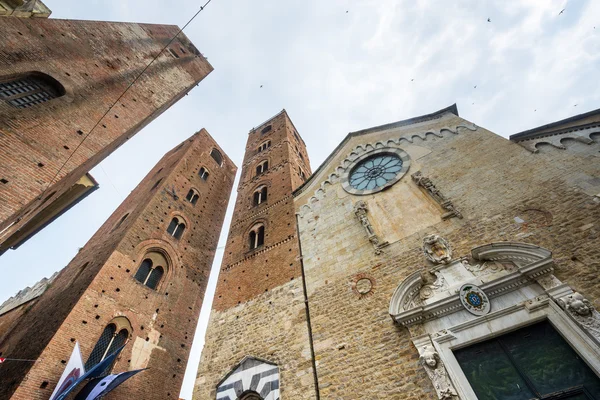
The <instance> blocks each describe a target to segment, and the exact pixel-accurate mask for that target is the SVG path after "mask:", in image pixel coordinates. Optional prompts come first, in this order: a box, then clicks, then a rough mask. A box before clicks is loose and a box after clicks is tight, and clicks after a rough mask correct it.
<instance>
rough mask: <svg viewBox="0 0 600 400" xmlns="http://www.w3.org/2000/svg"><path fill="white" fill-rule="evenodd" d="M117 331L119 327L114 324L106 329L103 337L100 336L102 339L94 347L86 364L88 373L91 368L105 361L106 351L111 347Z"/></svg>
mask: <svg viewBox="0 0 600 400" xmlns="http://www.w3.org/2000/svg"><path fill="white" fill-rule="evenodd" d="M116 330H117V327H116V326H115V325H114V324H110V325H108V326H107V327H106V328H104V331H103V332H102V335H100V339H98V342H96V345H95V346H94V349H93V350H92V353H91V354H90V357H89V358H88V360H87V361H86V363H85V370H86V371H89V370H90V368H92V367H93V366H94V365H96V364H98V363H99V362H100V361H102V360H103V359H104V357H105V353H106V350H107V349H108V347H109V346H110V343H111V340H112V338H113V336H114V335H115V331H116Z"/></svg>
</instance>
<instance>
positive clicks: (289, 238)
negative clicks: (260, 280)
mask: <svg viewBox="0 0 600 400" xmlns="http://www.w3.org/2000/svg"><path fill="white" fill-rule="evenodd" d="M295 237H296V235H290V236H288V237H287V238H285V239H283V240H282V241H279V242H277V243H275V244H272V245H270V246H264V247H262V248H261V249H259V250H255V251H253V252H252V253H250V254H248V255H246V256H245V257H244V258H242V259H241V260H238V261H236V262H233V263H231V264H227V265H226V266H225V267H223V268H221V271H223V272H225V271H229V270H230V269H231V268H233V267H236V266H238V265H240V264H241V263H243V262H244V261H248V260H251V259H253V258H254V257H256V256H257V255H259V254H264V253H266V252H268V251H271V250H272V249H274V248H277V247H279V246H281V245H282V244H284V243H288V242H290V241H291V240H292V239H294V238H295Z"/></svg>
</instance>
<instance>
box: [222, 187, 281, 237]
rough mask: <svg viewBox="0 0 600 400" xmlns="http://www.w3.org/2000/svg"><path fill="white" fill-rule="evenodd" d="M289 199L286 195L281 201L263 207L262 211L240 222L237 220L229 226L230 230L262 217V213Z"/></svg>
mask: <svg viewBox="0 0 600 400" xmlns="http://www.w3.org/2000/svg"><path fill="white" fill-rule="evenodd" d="M290 198H291V197H290V195H287V196H285V197H284V198H282V199H281V200H278V201H276V202H275V203H273V204H271V205H270V206H268V207H265V208H263V209H262V210H259V211H257V212H255V213H253V214H250V215H249V216H247V217H246V218H243V219H241V220H239V221H237V222H234V223H233V224H231V229H233V228H235V227H237V226H238V225H240V224H242V223H244V222H248V221H250V220H252V219H255V218H257V217H258V216H260V215H263V214H264V213H266V212H267V211H269V210H270V209H271V208H273V207H275V206H276V205H278V204H281V203H282V202H284V201H285V200H287V199H290ZM267 201H268V199H267Z"/></svg>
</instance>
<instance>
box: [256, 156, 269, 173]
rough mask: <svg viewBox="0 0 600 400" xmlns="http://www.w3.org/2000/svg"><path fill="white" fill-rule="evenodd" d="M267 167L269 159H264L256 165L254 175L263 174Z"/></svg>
mask: <svg viewBox="0 0 600 400" xmlns="http://www.w3.org/2000/svg"><path fill="white" fill-rule="evenodd" d="M268 169H269V161H268V160H265V161H263V162H261V163H260V164H258V165H257V166H256V175H260V174H264V173H265V172H266V171H267V170H268Z"/></svg>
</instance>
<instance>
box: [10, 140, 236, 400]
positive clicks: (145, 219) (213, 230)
mask: <svg viewBox="0 0 600 400" xmlns="http://www.w3.org/2000/svg"><path fill="white" fill-rule="evenodd" d="M213 148H214V149H217V150H219V151H220V153H221V155H222V156H223V159H224V162H223V166H222V167H219V166H218V165H217V163H216V162H215V160H213V158H212V157H211V156H210V152H211V150H212V149H213ZM201 167H205V168H208V169H209V170H210V171H211V174H210V176H209V179H208V180H206V181H204V180H202V179H201V178H200V177H199V175H198V171H199V170H200V168H201ZM235 172H236V167H235V165H234V164H233V163H232V162H231V160H229V159H228V158H227V156H226V155H225V153H224V152H223V151H222V150H221V149H220V148H219V147H218V146H217V145H216V143H215V142H214V140H213V139H212V138H211V137H210V135H208V133H207V132H206V131H205V130H202V131H200V132H198V133H197V134H195V135H194V136H193V137H192V138H191V139H190V140H188V141H186V142H184V143H182V145H180V146H178V147H177V148H175V149H173V150H172V151H170V152H169V153H167V155H165V157H163V159H162V160H161V161H160V162H159V163H158V164H157V165H156V166H155V167H154V169H153V170H152V171H150V173H149V174H148V175H147V176H146V178H144V180H143V181H142V182H141V183H140V184H139V185H138V187H137V188H136V189H135V190H134V191H133V192H132V193H131V195H130V196H128V198H127V199H126V200H125V201H124V202H123V204H121V206H120V207H119V208H118V209H117V210H116V211H115V213H113V215H112V216H111V217H110V218H109V219H108V220H107V222H106V223H105V224H104V225H103V226H102V227H101V228H100V229H99V230H98V232H97V233H96V234H95V235H94V237H92V239H90V241H89V242H88V243H87V244H86V246H85V247H84V248H83V249H82V250H81V251H80V252H79V253H78V255H77V256H76V257H75V258H74V259H73V261H71V263H69V265H68V266H67V267H66V268H65V269H64V270H63V271H62V272H61V274H59V276H58V277H57V279H56V281H55V282H54V284H53V285H52V286H51V287H50V288H49V289H48V290H47V291H46V293H44V295H42V296H41V297H40V299H39V300H38V302H36V303H35V304H34V306H33V307H32V308H31V310H30V311H29V312H28V313H26V314H25V315H24V317H23V318H21V319H20V320H19V322H18V324H17V325H16V326H15V328H13V330H12V331H11V332H9V333H8V334H6V335H5V336H4V337H2V338H0V351H1V352H2V353H3V354H4V356H7V357H15V358H16V357H17V356H21V355H26V357H24V358H39V359H40V360H41V361H40V362H38V363H36V364H35V365H34V366H33V367H32V368H31V369H29V370H24V369H22V368H23V367H20V366H17V365H16V364H15V365H14V367H13V366H11V365H10V364H8V363H7V364H6V366H7V367H10V368H4V365H3V369H2V370H1V371H0V379H1V380H2V381H3V382H9V384H8V385H3V386H2V388H0V399H8V398H9V397H10V396H11V393H12V392H13V391H15V389H16V391H15V392H14V395H12V397H10V398H12V399H17V400H18V399H23V400H24V399H27V400H31V399H40V400H41V399H47V398H48V396H49V394H50V393H51V392H52V390H54V387H55V385H56V383H57V381H58V379H59V377H60V374H61V373H62V371H63V369H64V362H66V361H65V360H68V358H69V356H70V353H71V351H72V349H73V344H74V342H75V341H78V342H79V343H80V346H81V351H82V356H83V359H84V361H85V360H86V359H87V358H88V356H89V354H90V352H91V350H92V348H93V346H94V345H95V343H96V341H97V340H98V337H99V336H100V334H101V333H102V331H103V329H104V327H105V326H106V325H107V324H108V323H110V321H111V320H112V319H113V318H115V317H117V316H124V317H126V318H127V319H128V320H129V322H130V323H131V326H132V328H133V332H131V335H130V339H129V341H128V342H127V345H126V347H125V349H124V350H123V353H122V354H121V356H120V357H119V359H118V361H117V363H116V364H115V367H114V371H117V372H122V371H125V370H130V369H137V368H145V367H148V368H150V369H149V370H147V371H145V372H144V373H141V374H139V375H138V376H136V377H135V378H134V379H131V380H130V381H128V382H126V383H125V384H123V385H122V386H121V387H120V388H119V389H117V390H116V391H115V393H114V394H111V395H109V396H108V397H107V398H108V399H117V398H125V397H129V398H139V399H161V400H162V399H169V398H175V399H176V398H177V396H178V394H179V390H180V386H181V383H182V380H183V374H184V371H185V366H186V363H187V357H188V354H189V351H190V348H191V344H192V340H193V334H194V331H195V327H196V323H197V320H198V316H199V313H200V308H201V306H202V301H203V296H204V291H205V289H206V284H207V280H208V275H209V272H210V266H211V264H212V259H213V257H214V253H215V251H216V246H217V241H218V237H219V233H220V229H221V226H222V222H223V219H224V216H225V210H226V208H227V202H228V199H229V194H230V191H231V187H232V185H233V180H234V177H235ZM192 187H193V188H196V189H197V191H198V192H199V193H200V199H199V200H198V202H197V203H196V204H195V205H193V204H191V203H190V202H188V201H186V200H185V196H186V194H187V191H188V190H189V188H192ZM173 190H175V196H174V195H173ZM126 215H127V217H126V218H125V219H124V220H123V217H124V216H126ZM173 216H178V217H180V218H183V219H184V220H185V224H186V230H185V232H184V234H183V236H182V237H181V238H180V239H179V240H177V239H174V238H173V237H171V236H170V235H169V234H167V232H166V229H167V226H168V224H169V223H170V221H171V219H172V218H173ZM157 250H158V251H161V252H162V253H163V254H164V255H165V257H166V258H167V260H168V262H169V266H168V268H167V271H166V272H165V275H164V276H163V278H162V280H161V282H160V284H159V286H158V287H157V289H156V290H152V289H149V288H148V287H146V286H144V285H142V284H141V283H139V282H138V281H137V280H135V279H134V277H133V276H134V274H135V272H136V271H137V268H138V266H139V264H140V263H141V261H142V260H143V258H144V255H145V254H146V253H147V252H148V251H157ZM33 336H35V337H36V340H35V341H34V340H32V337H33ZM44 382H47V383H46V384H45V387H44V388H41V386H42V384H43V383H44Z"/></svg>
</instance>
